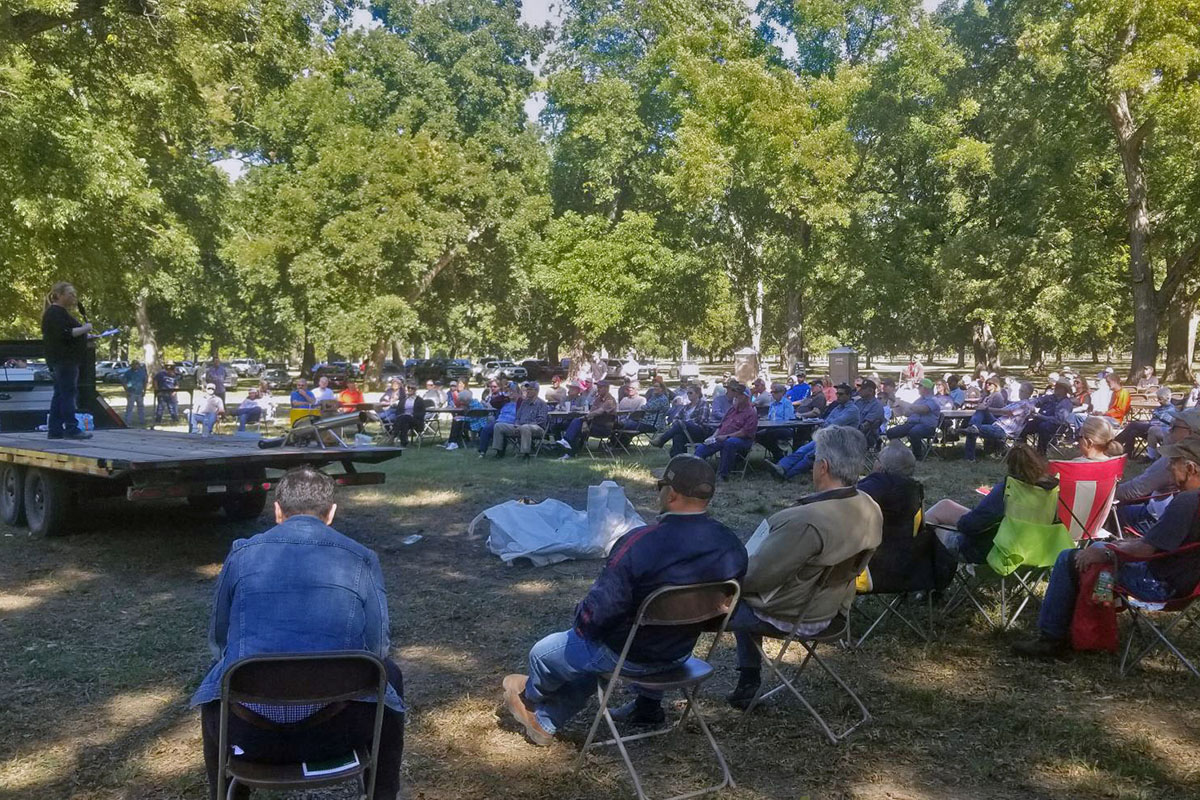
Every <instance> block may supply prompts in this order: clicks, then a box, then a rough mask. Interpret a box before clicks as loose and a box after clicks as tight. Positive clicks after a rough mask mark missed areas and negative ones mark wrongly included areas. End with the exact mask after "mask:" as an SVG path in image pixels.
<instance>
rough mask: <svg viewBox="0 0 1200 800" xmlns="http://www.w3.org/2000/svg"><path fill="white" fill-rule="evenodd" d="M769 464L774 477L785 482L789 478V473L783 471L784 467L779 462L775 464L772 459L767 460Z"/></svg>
mask: <svg viewBox="0 0 1200 800" xmlns="http://www.w3.org/2000/svg"><path fill="white" fill-rule="evenodd" d="M767 466H768V467H770V468H771V477H772V478H774V479H775V480H777V481H779V482H780V483H783V482H784V481H786V480H787V473H786V472H784V471H783V467H781V466H779V465H778V464H773V463H771V462H770V461H768V462H767Z"/></svg>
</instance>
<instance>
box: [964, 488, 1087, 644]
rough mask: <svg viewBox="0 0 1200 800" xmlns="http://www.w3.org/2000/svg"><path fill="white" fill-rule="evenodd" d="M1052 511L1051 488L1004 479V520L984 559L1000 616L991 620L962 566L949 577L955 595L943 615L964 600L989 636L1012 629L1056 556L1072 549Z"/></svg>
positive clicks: (1037, 594) (1055, 507) (1053, 496)
mask: <svg viewBox="0 0 1200 800" xmlns="http://www.w3.org/2000/svg"><path fill="white" fill-rule="evenodd" d="M1057 510H1058V487H1057V486H1056V487H1055V488H1053V489H1043V488H1041V487H1040V486H1033V485H1030V484H1027V483H1024V482H1022V481H1019V480H1017V479H1016V478H1013V477H1011V476H1010V477H1009V478H1007V479H1006V480H1005V483H1004V519H1003V520H1001V522H1000V527H999V529H998V530H997V531H996V536H995V538H994V539H993V541H992V549H991V552H989V553H988V556H987V564H988V566H989V567H991V569H992V571H993V572H995V573H996V574H997V575H999V576H1000V613H999V615H998V616H996V615H993V613H992V612H991V611H989V610H988V609H987V607H986V606H985V605H984V603H983V600H982V598H981V596H980V592H979V589H978V587H977V586H976V585H973V584H974V583H975V581H974V572H973V570H971V569H969V568H967V567H965V565H964V566H961V567H960V568H959V570H958V573H957V574H956V575H955V580H956V583H957V592H956V594H955V595H954V596H953V597H952V598H951V599H950V601H948V602H947V604H946V610H945V613H949V612H950V611H952V610H953V609H954V608H956V607H957V606H958V605H959V604H961V602H962V601H963V600H966V601H969V602H970V603H971V605H973V606H974V607H975V610H976V611H978V612H979V613H980V614H982V615H983V618H984V619H985V620H986V621H987V623H988V625H989V626H990V627H991V628H992V629H993V630H998V631H1002V630H1007V629H1008V628H1010V627H1012V626H1013V625H1014V624H1015V623H1016V621H1017V618H1018V617H1020V616H1021V613H1022V612H1023V611H1024V610H1025V608H1026V607H1027V606H1028V605H1029V603H1030V601H1035V600H1038V599H1039V597H1040V591H1039V589H1040V586H1041V583H1042V582H1043V581H1045V580H1046V579H1047V578H1048V576H1049V572H1050V568H1051V567H1053V566H1054V562H1055V560H1056V559H1057V558H1058V554H1059V553H1061V552H1062V551H1063V550H1070V549H1071V548H1073V547H1074V546H1075V540H1074V539H1072V538H1071V535H1070V533H1068V531H1067V528H1066V527H1065V526H1064V525H1062V524H1061V523H1059V522H1056V521H1055V519H1056V514H1057ZM1014 584H1015V585H1014ZM1010 612H1011V613H1010Z"/></svg>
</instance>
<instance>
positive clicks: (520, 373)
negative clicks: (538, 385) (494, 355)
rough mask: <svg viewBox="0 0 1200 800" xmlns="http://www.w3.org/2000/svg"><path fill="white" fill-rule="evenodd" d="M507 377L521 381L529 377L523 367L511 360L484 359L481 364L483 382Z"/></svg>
mask: <svg viewBox="0 0 1200 800" xmlns="http://www.w3.org/2000/svg"><path fill="white" fill-rule="evenodd" d="M502 377H503V378H508V379H509V380H510V381H518V382H520V381H523V380H525V379H526V378H528V377H529V373H528V372H526V371H525V368H524V367H522V366H520V365H518V364H514V363H513V362H511V361H486V362H484V364H483V370H482V380H483V382H484V383H487V382H488V381H494V380H496V379H497V378H502Z"/></svg>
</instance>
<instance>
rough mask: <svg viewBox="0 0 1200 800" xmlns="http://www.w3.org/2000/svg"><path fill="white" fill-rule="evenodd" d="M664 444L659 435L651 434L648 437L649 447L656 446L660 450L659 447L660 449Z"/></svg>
mask: <svg viewBox="0 0 1200 800" xmlns="http://www.w3.org/2000/svg"><path fill="white" fill-rule="evenodd" d="M664 444H666V442H664V441H663V440H662V439H661V438H660V437H658V436H652V437H651V438H650V446H651V447H657V448H659V449H660V450H661V449H662V446H663V445H664Z"/></svg>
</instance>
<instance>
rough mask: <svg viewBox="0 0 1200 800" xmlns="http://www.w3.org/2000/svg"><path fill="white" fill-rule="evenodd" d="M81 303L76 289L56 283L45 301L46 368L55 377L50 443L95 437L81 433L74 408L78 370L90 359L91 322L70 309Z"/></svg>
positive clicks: (44, 342) (43, 323)
mask: <svg viewBox="0 0 1200 800" xmlns="http://www.w3.org/2000/svg"><path fill="white" fill-rule="evenodd" d="M78 303H79V298H78V297H77V296H76V294H75V287H74V286H72V285H71V284H69V283H66V282H63V283H56V284H54V288H53V289H51V290H50V294H49V295H48V296H47V297H46V310H45V312H43V314H42V343H43V344H44V345H45V350H46V364H48V365H49V367H50V371H51V373H52V374H53V376H54V397H53V398H52V399H51V400H50V421H49V424H48V425H47V428H48V429H49V433H48V434H47V435H48V437H49V438H51V439H90V438H92V435H91V434H90V433H88V432H87V431H83V430H80V429H79V423H78V422H76V421H75V406H76V403H77V401H78V399H79V369H80V367H82V366H83V362H84V360H85V359H86V357H87V335H88V334H89V333H90V332H91V330H92V324H91V323H90V322H80V321H79V320H77V319H76V318H75V317H74V316H73V315H72V314H71V309H72V308H75V306H76V305H78Z"/></svg>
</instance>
